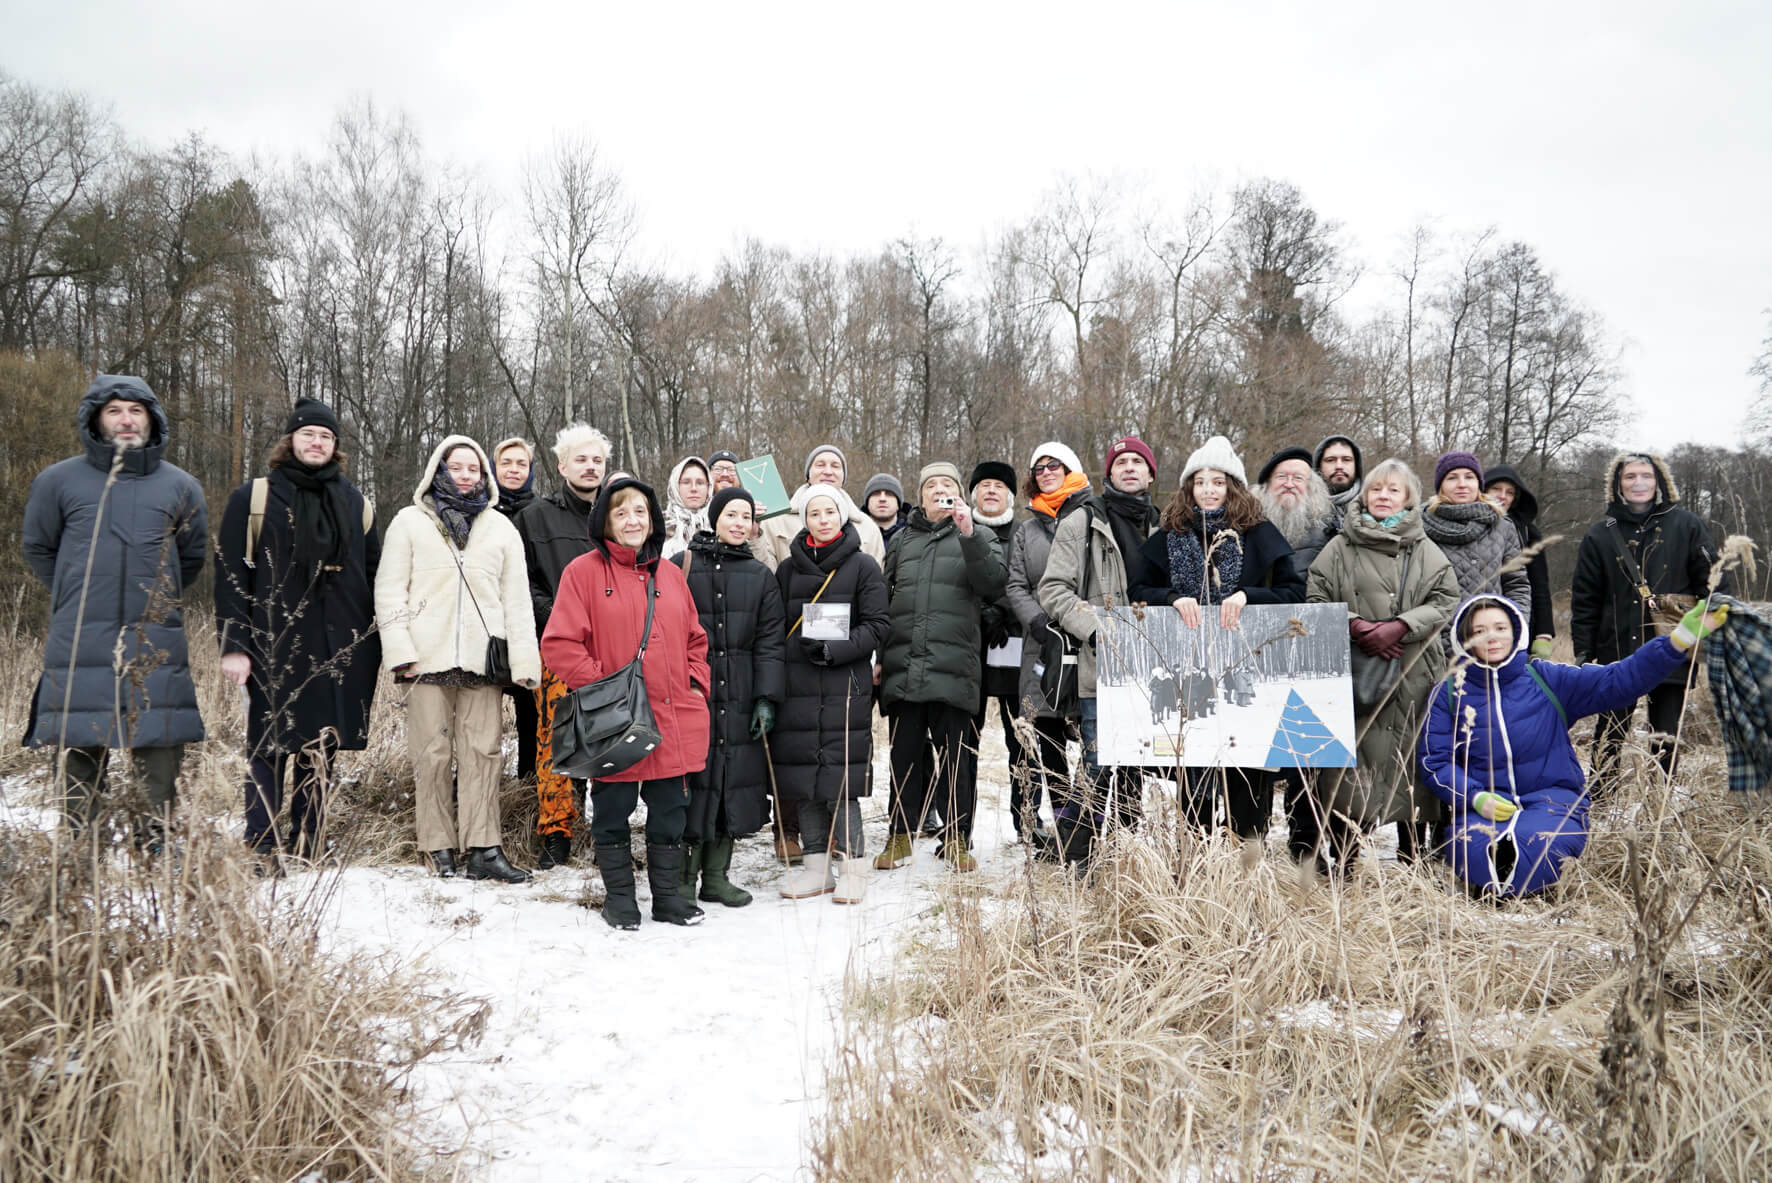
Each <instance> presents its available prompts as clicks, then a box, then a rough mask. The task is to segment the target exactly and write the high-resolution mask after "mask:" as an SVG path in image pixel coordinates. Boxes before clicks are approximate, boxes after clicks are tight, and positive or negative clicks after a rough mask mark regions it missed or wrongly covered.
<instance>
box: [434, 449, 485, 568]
mask: <svg viewBox="0 0 1772 1183" xmlns="http://www.w3.org/2000/svg"><path fill="white" fill-rule="evenodd" d="M491 500H492V490H491V489H490V488H488V487H487V483H486V478H485V477H481V478H480V483H479V484H477V485H475V486H474V487H473V489H471V490H470V491H468V492H466V493H462V492H458V491H457V490H456V487H455V482H454V481H452V480H450V479H449V470H448V469H446V468H439V469H437V471H436V473H435V474H434V475H433V476H432V477H431V504H432V505H433V506H434V507H435V508H436V510H437V517H438V519H439V520H441V521H442V523H443V528H444V529H445V530H448V531H449V537H450V539H451V540H452V541H454V543H455V549H456V550H466V549H467V546H468V534H469V533H470V532H472V530H473V529H474V519H475V518H477V517H479V516H480V511H481V510H483V509H485V508H486V506H487V505H488V503H490V502H491Z"/></svg>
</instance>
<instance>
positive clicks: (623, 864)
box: [592, 842, 640, 932]
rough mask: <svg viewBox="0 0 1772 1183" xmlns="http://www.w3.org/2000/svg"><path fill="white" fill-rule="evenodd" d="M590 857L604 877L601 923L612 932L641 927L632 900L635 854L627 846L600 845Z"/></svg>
mask: <svg viewBox="0 0 1772 1183" xmlns="http://www.w3.org/2000/svg"><path fill="white" fill-rule="evenodd" d="M592 857H594V858H595V859H596V861H597V870H598V871H599V872H601V874H602V876H603V893H604V894H603V920H604V923H606V924H608V925H609V927H611V928H619V929H622V930H624V931H630V932H631V931H632V930H634V929H636V928H639V927H640V905H639V904H638V903H637V902H636V901H635V899H634V852H633V850H632V848H630V847H629V846H628V844H627V843H626V842H609V843H603V842H599V843H598V844H597V848H596V850H595V851H594V852H593V855H592Z"/></svg>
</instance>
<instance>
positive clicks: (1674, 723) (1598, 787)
mask: <svg viewBox="0 0 1772 1183" xmlns="http://www.w3.org/2000/svg"><path fill="white" fill-rule="evenodd" d="M1645 701H1646V702H1647V703H1648V707H1649V726H1650V728H1651V729H1653V730H1655V731H1660V732H1662V733H1664V734H1666V735H1670V736H1671V735H1673V734H1674V733H1675V732H1677V731H1678V730H1679V727H1680V711H1681V710H1682V709H1684V707H1685V705H1686V684H1685V683H1684V682H1663V683H1662V684H1661V685H1659V686H1657V687H1656V688H1655V689H1653V690H1651V691H1650V692H1649V693H1648V695H1647V696H1646V698H1645ZM1636 713H1637V708H1636V707H1635V706H1634V705H1633V706H1632V707H1630V708H1629V709H1628V710H1622V711H1601V712H1600V714H1599V716H1598V717H1597V718H1596V719H1595V720H1594V746H1593V785H1592V788H1591V790H1590V791H1591V792H1592V793H1593V794H1594V795H1595V796H1596V797H1597V796H1603V795H1605V794H1606V793H1609V792H1611V791H1612V790H1613V789H1614V788H1616V787H1617V782H1618V761H1619V751H1620V749H1621V748H1623V747H1624V741H1625V740H1626V739H1627V738H1628V737H1629V736H1630V726H1631V719H1632V717H1634V716H1635V715H1636ZM1653 749H1654V752H1655V758H1656V760H1658V761H1660V763H1661V769H1662V771H1663V772H1665V773H1667V774H1668V775H1669V776H1672V775H1673V773H1674V767H1675V764H1676V759H1677V755H1678V749H1676V748H1675V747H1674V742H1673V740H1671V739H1665V740H1660V739H1658V740H1655V741H1654V744H1653Z"/></svg>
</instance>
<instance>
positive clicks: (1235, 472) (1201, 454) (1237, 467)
mask: <svg viewBox="0 0 1772 1183" xmlns="http://www.w3.org/2000/svg"><path fill="white" fill-rule="evenodd" d="M1202 468H1215V469H1217V470H1218V471H1219V472H1222V473H1224V474H1225V475H1226V476H1233V477H1236V478H1237V483H1238V484H1240V485H1244V486H1247V485H1248V484H1249V474H1248V473H1246V472H1244V471H1243V462H1242V461H1241V460H1239V459H1237V450H1236V449H1235V448H1233V447H1231V441H1229V440H1227V439H1225V438H1224V437H1223V436H1222V435H1215V436H1213V437H1212V438H1211V439H1209V440H1207V441H1206V442H1205V443H1203V444H1201V445H1200V446H1199V447H1198V448H1195V449H1194V454H1193V455H1191V456H1189V457H1188V458H1187V465H1186V467H1184V468H1183V469H1182V470H1181V487H1182V488H1184V489H1185V488H1187V483H1188V480H1189V478H1190V477H1192V476H1193V475H1194V474H1195V473H1196V472H1199V471H1200V470H1201V469H1202Z"/></svg>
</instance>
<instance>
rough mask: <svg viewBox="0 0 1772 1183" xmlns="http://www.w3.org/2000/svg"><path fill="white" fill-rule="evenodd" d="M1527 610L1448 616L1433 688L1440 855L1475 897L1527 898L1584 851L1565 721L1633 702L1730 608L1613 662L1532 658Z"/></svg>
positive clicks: (1507, 604) (1479, 599)
mask: <svg viewBox="0 0 1772 1183" xmlns="http://www.w3.org/2000/svg"><path fill="white" fill-rule="evenodd" d="M1524 616H1525V614H1524V613H1523V612H1521V610H1520V608H1519V607H1518V606H1517V605H1516V604H1514V603H1513V602H1512V601H1509V600H1505V599H1502V598H1501V597H1499V596H1493V595H1482V596H1473V597H1471V598H1470V599H1469V600H1466V601H1465V602H1464V604H1463V605H1462V606H1460V608H1459V609H1458V611H1457V612H1456V613H1455V614H1454V615H1453V635H1454V636H1455V637H1456V641H1455V642H1454V650H1455V653H1456V655H1457V657H1458V658H1459V661H1458V664H1457V665H1456V666H1455V667H1454V669H1453V672H1452V673H1451V674H1449V675H1448V676H1447V677H1446V679H1445V680H1444V681H1442V682H1441V683H1440V684H1439V685H1437V686H1435V687H1434V693H1433V696H1432V698H1431V699H1429V706H1428V717H1427V722H1426V724H1425V726H1424V727H1423V728H1422V733H1421V744H1420V761H1421V770H1422V774H1423V776H1424V778H1425V780H1426V782H1427V786H1428V788H1430V789H1431V790H1433V792H1434V794H1435V795H1436V796H1438V797H1439V798H1440V800H1441V801H1443V802H1445V804H1446V805H1447V807H1448V808H1449V810H1450V815H1451V832H1450V836H1449V840H1448V842H1447V844H1446V846H1445V848H1444V849H1445V858H1446V859H1447V861H1448V862H1450V863H1451V864H1452V869H1453V871H1455V872H1456V873H1457V875H1458V877H1459V878H1460V879H1461V880H1462V881H1463V882H1464V883H1465V884H1467V885H1468V887H1469V888H1470V889H1471V890H1472V891H1473V892H1478V893H1488V894H1492V895H1499V896H1519V895H1531V894H1533V893H1534V892H1539V891H1543V890H1544V889H1545V888H1547V887H1549V886H1550V885H1551V884H1553V883H1555V882H1556V881H1557V879H1558V878H1559V877H1560V876H1561V874H1562V871H1563V864H1564V863H1565V862H1567V861H1568V860H1569V859H1572V858H1576V857H1578V856H1579V855H1580V854H1581V852H1582V851H1583V850H1584V849H1585V848H1586V847H1587V809H1588V797H1587V786H1586V783H1585V780H1584V777H1583V775H1582V771H1581V762H1580V760H1578V759H1577V758H1576V755H1575V745H1574V744H1572V743H1571V742H1570V741H1569V724H1570V723H1572V722H1574V721H1575V720H1576V719H1578V718H1583V717H1586V716H1588V715H1594V714H1598V713H1599V712H1601V711H1610V710H1617V709H1620V708H1621V706H1622V705H1623V704H1626V703H1630V702H1634V701H1636V699H1638V698H1639V697H1641V696H1642V695H1643V694H1645V693H1646V692H1647V691H1648V690H1649V689H1650V688H1651V687H1654V686H1656V685H1658V684H1660V682H1661V680H1662V679H1663V678H1665V677H1667V675H1668V674H1670V673H1672V672H1673V671H1674V670H1675V669H1676V668H1678V666H1679V665H1680V663H1681V662H1682V661H1683V660H1684V659H1685V654H1686V653H1687V652H1689V651H1690V650H1691V649H1692V648H1693V646H1695V645H1696V644H1697V643H1698V642H1699V640H1701V639H1702V638H1704V637H1705V636H1708V635H1709V634H1710V633H1712V632H1714V631H1716V629H1717V628H1718V627H1719V626H1720V625H1721V624H1722V623H1723V621H1724V620H1726V619H1727V617H1728V606H1727V605H1717V606H1716V607H1715V608H1713V609H1712V610H1711V611H1710V612H1709V613H1706V612H1705V611H1704V605H1703V604H1700V605H1699V607H1697V608H1694V609H1693V610H1692V611H1691V612H1689V613H1688V614H1687V615H1686V618H1685V619H1684V620H1682V621H1681V622H1680V626H1679V628H1678V629H1676V630H1675V632H1674V634H1673V635H1672V636H1671V637H1657V638H1655V639H1654V640H1652V641H1650V642H1649V644H1647V645H1644V646H1643V647H1642V648H1641V649H1639V650H1637V652H1635V653H1633V654H1632V655H1631V656H1630V657H1628V658H1626V659H1625V660H1623V661H1620V662H1615V663H1614V664H1612V665H1584V666H1569V665H1558V664H1556V663H1554V662H1548V661H1537V660H1533V659H1531V658H1530V657H1529V656H1528V654H1527V652H1526V649H1527V646H1528V644H1529V643H1530V642H1531V636H1530V633H1529V631H1528V629H1527V626H1526V621H1525V619H1524Z"/></svg>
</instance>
